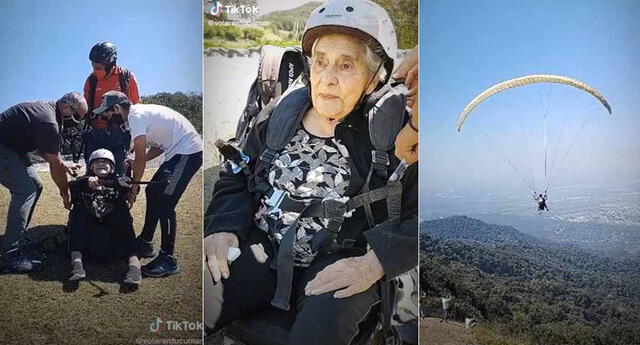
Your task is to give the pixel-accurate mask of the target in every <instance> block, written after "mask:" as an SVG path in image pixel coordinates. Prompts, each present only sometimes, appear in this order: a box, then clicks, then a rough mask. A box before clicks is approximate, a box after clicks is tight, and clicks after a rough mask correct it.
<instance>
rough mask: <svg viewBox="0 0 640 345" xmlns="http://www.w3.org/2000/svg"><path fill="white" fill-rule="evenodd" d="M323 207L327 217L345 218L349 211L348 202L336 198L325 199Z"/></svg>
mask: <svg viewBox="0 0 640 345" xmlns="http://www.w3.org/2000/svg"><path fill="white" fill-rule="evenodd" d="M322 207H323V208H324V213H325V215H326V217H327V218H344V215H345V213H347V204H346V203H344V202H342V201H338V200H335V199H327V200H323V201H322Z"/></svg>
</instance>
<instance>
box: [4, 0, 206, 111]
mask: <svg viewBox="0 0 640 345" xmlns="http://www.w3.org/2000/svg"><path fill="white" fill-rule="evenodd" d="M0 13H2V21H0V32H2V44H1V45H0V56H2V64H0V90H2V92H0V109H2V110H4V109H6V108H8V107H10V106H11V105H13V104H15V103H19V102H22V101H26V100H34V99H57V98H59V97H60V96H61V95H62V94H63V93H65V92H68V91H82V87H83V85H84V81H85V79H86V78H87V76H88V75H89V73H90V72H91V64H90V62H89V50H90V49H91V47H92V46H93V44H95V43H96V42H98V41H102V40H108V41H112V42H114V43H115V44H116V45H117V47H118V64H120V65H122V66H124V67H126V68H128V69H130V70H131V71H133V73H134V74H135V75H136V78H137V80H138V83H139V91H140V94H141V95H150V94H154V93H156V92H160V91H166V92H176V91H183V92H188V91H196V92H201V87H202V79H201V74H202V28H201V27H202V4H201V1H200V0H189V1H186V0H173V1H169V0H146V1H124V0H112V1H107V2H104V1H83V0H82V1H81V0H72V1H57V0H55V1H54V0H43V1H22V0H3V1H1V2H0Z"/></svg>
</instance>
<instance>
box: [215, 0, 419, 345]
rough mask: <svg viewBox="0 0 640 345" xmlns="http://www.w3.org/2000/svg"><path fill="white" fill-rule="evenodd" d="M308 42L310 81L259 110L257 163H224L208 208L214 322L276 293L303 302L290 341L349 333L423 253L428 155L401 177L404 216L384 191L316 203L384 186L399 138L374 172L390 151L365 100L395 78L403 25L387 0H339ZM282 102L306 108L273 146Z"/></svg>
mask: <svg viewBox="0 0 640 345" xmlns="http://www.w3.org/2000/svg"><path fill="white" fill-rule="evenodd" d="M302 49H303V52H304V53H305V54H306V55H307V56H310V58H311V66H310V71H309V72H310V75H309V81H308V85H306V86H305V87H302V88H300V89H296V90H292V91H290V92H287V93H285V94H284V95H283V96H282V97H281V98H280V99H278V100H275V101H274V102H272V103H270V105H269V106H267V107H266V108H265V109H264V110H263V113H262V114H261V115H260V116H259V117H258V123H257V124H256V125H255V126H254V127H253V128H252V129H251V132H250V133H249V135H248V137H247V141H246V146H245V148H244V153H245V154H246V155H247V156H248V157H249V163H248V165H247V167H246V168H245V172H246V173H236V174H234V173H233V172H232V171H230V169H227V170H224V169H223V171H222V172H221V173H220V179H219V180H218V181H217V182H216V185H215V188H214V192H213V200H212V202H211V205H210V206H209V208H208V210H207V213H206V216H205V217H206V218H205V241H204V242H205V245H204V246H205V248H204V250H205V257H206V260H207V264H208V268H209V270H210V271H211V275H212V277H213V280H214V281H215V282H216V283H215V285H214V286H213V287H212V288H205V299H206V300H205V323H206V325H207V327H209V328H210V329H211V330H217V329H220V328H222V327H224V326H225V325H227V324H228V323H229V322H231V321H233V320H235V319H238V318H240V317H242V316H247V315H254V314H256V313H258V312H259V311H261V310H264V309H266V308H268V307H269V306H270V305H272V306H274V307H277V308H280V309H285V310H289V309H290V310H291V312H293V313H295V322H294V323H293V326H292V329H291V332H290V336H289V343H290V344H348V343H349V342H350V341H351V340H352V339H353V338H354V337H355V336H356V334H357V333H358V331H359V329H358V326H359V322H360V321H362V320H364V319H365V318H366V317H367V316H368V314H369V313H370V312H371V311H372V310H374V307H375V306H376V305H377V304H378V303H379V302H380V299H381V292H380V290H381V289H380V284H379V282H381V281H386V280H389V279H392V278H394V277H396V276H398V275H400V274H402V273H404V272H406V271H408V270H409V269H411V268H413V267H415V266H416V264H417V221H416V218H417V166H416V165H415V164H414V165H411V166H410V167H409V168H408V169H407V171H406V172H405V174H404V177H403V178H402V180H401V183H402V186H403V191H402V195H401V201H402V208H401V212H400V214H401V216H400V217H399V219H393V220H388V219H387V218H388V217H387V215H388V214H387V207H386V206H388V205H386V202H385V201H379V202H375V203H373V204H371V206H370V208H365V207H357V208H354V209H353V210H352V211H351V212H346V213H344V214H339V213H337V214H339V215H337V214H336V213H332V214H331V215H330V213H331V212H329V211H326V210H325V211H326V212H325V213H322V212H319V213H318V212H313V211H309V210H312V209H314V208H317V207H315V206H316V205H320V204H322V205H329V204H331V203H330V202H327V201H335V203H334V205H343V204H344V203H348V201H350V200H353V198H354V197H355V196H356V195H358V194H360V193H362V191H368V190H369V189H375V188H379V187H381V186H384V185H385V184H386V183H387V176H389V175H391V174H392V173H393V172H394V170H395V168H396V166H397V165H398V163H399V161H398V159H397V158H395V157H393V150H390V151H389V153H388V157H390V159H389V160H390V163H389V164H387V165H386V166H384V165H383V169H382V170H385V171H383V172H378V171H376V172H373V173H372V170H373V169H372V167H373V166H374V164H373V163H378V162H379V161H376V162H372V160H373V158H372V150H373V145H372V143H371V140H370V138H369V128H368V125H369V124H368V120H367V116H366V114H364V110H363V108H364V105H365V102H366V100H367V97H368V96H369V95H370V94H371V93H372V92H374V91H376V90H378V89H379V88H381V87H382V86H383V85H384V84H385V83H386V82H387V80H388V79H389V78H388V75H389V74H390V73H391V71H392V69H393V57H395V55H396V37H395V31H394V28H393V25H392V23H391V20H390V18H389V16H388V15H387V13H386V12H385V11H384V10H383V9H382V8H381V7H379V6H378V5H376V4H374V3H372V2H370V1H367V0H358V1H356V0H351V1H343V0H333V1H328V2H327V3H325V4H323V5H322V6H321V7H319V8H317V9H316V10H314V11H313V12H312V14H311V16H310V18H309V20H308V22H307V25H306V27H305V31H304V34H303V38H302ZM300 90H303V91H300ZM301 92H302V93H303V94H304V97H302V100H301V97H300V93H301ZM294 97H297V98H296V99H295V100H293V101H292V98H294ZM300 104H302V108H301V109H300V110H298V109H293V110H292V109H289V108H287V107H295V106H300ZM282 112H292V113H294V116H296V115H295V114H298V113H299V114H300V115H302V117H301V120H300V122H299V123H298V124H297V127H296V128H295V131H293V133H292V135H291V136H290V137H289V138H290V139H289V142H288V143H287V144H286V145H285V146H284V148H283V149H281V150H279V151H278V152H275V154H273V152H271V153H272V154H268V153H269V152H270V151H272V150H270V149H271V148H270V147H267V142H268V140H267V139H266V137H267V132H268V126H269V123H270V122H273V121H276V118H277V117H278V116H281V115H282ZM282 130H283V131H284V130H285V128H283V129H282ZM393 135H394V137H395V134H393ZM235 172H237V170H236V171H235ZM261 175H262V176H264V178H263V179H260V176H261ZM381 176H384V177H381ZM338 208H339V207H338ZM320 234H324V235H323V236H319V235H320ZM336 234H337V235H336ZM327 239H328V241H329V242H331V243H330V244H329V245H328V246H327V242H328V241H327ZM235 247H237V248H239V249H240V250H239V252H240V255H239V256H238V257H237V258H236V259H235V260H233V262H232V263H229V261H228V260H227V258H228V257H231V256H235V254H237V250H236V249H235ZM230 248H231V249H230ZM231 258H232V257H231ZM232 259H233V258H232ZM205 286H206V284H205ZM207 290H216V291H217V293H212V291H207ZM212 296H214V297H212Z"/></svg>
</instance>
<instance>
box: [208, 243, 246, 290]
mask: <svg viewBox="0 0 640 345" xmlns="http://www.w3.org/2000/svg"><path fill="white" fill-rule="evenodd" d="M239 246H240V242H239V241H238V236H236V235H235V234H233V233H230V232H217V233H214V234H211V235H209V236H207V237H205V238H204V259H205V260H206V261H207V266H209V270H210V271H211V274H213V280H214V281H215V282H216V283H217V282H219V281H220V278H221V277H222V278H224V279H227V278H229V264H228V262H227V256H228V255H229V247H239Z"/></svg>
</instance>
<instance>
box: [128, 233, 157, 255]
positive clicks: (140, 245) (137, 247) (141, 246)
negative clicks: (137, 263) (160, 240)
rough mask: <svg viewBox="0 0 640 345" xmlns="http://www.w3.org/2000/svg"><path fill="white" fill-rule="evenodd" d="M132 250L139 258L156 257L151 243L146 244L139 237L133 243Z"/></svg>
mask: <svg viewBox="0 0 640 345" xmlns="http://www.w3.org/2000/svg"><path fill="white" fill-rule="evenodd" d="M133 250H134V252H135V254H136V255H137V256H138V257H139V258H152V257H154V256H156V253H155V251H154V250H153V243H151V242H147V241H145V240H143V239H142V238H140V237H137V238H136V239H135V241H134V242H133Z"/></svg>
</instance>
